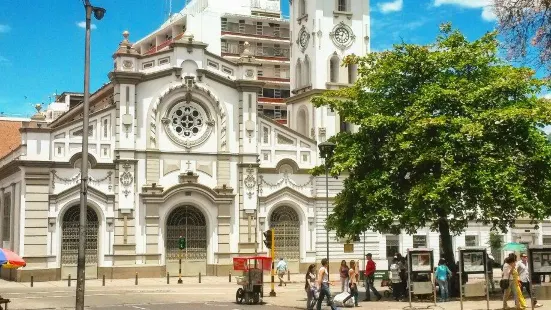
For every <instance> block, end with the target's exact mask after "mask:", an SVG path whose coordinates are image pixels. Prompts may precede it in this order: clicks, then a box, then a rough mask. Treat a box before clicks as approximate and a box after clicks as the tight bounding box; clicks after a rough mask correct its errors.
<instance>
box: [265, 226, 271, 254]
mask: <svg viewBox="0 0 551 310" xmlns="http://www.w3.org/2000/svg"><path fill="white" fill-rule="evenodd" d="M264 245H266V247H267V248H268V249H272V230H271V229H269V230H266V231H265V232H264Z"/></svg>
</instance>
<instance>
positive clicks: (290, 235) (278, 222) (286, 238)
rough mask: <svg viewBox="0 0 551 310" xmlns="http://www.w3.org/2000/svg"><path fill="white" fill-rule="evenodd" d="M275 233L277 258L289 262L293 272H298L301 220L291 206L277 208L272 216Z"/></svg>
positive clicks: (271, 221) (271, 226) (272, 226)
mask: <svg viewBox="0 0 551 310" xmlns="http://www.w3.org/2000/svg"><path fill="white" fill-rule="evenodd" d="M270 228H273V229H274V233H275V257H276V259H277V260H279V259H280V258H283V259H285V260H286V261H287V263H288V266H289V270H290V271H291V272H295V273H296V272H298V267H299V260H300V219H299V216H298V214H297V212H296V211H295V210H294V209H293V208H292V207H290V206H281V207H277V209H275V210H274V211H273V212H272V215H271V216H270Z"/></svg>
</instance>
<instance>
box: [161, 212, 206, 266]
mask: <svg viewBox="0 0 551 310" xmlns="http://www.w3.org/2000/svg"><path fill="white" fill-rule="evenodd" d="M207 229H208V227H207V220H206V218H205V216H204V215H203V213H202V212H201V211H200V210H199V209H198V208H196V207H194V206H181V207H177V208H176V209H174V210H172V212H170V214H169V215H168V217H167V220H166V269H167V272H169V273H170V274H172V275H178V269H179V259H180V255H181V258H182V269H183V270H182V274H183V275H188V276H191V275H197V274H198V273H199V272H201V274H204V275H205V274H206V271H207V244H208V242H207ZM180 237H183V238H185V239H186V249H185V250H182V251H180V249H179V248H178V239H180Z"/></svg>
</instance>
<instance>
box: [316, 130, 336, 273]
mask: <svg viewBox="0 0 551 310" xmlns="http://www.w3.org/2000/svg"><path fill="white" fill-rule="evenodd" d="M318 147H319V150H320V157H321V158H323V159H324V160H325V199H326V208H325V232H326V234H327V239H326V245H327V267H329V228H328V227H327V219H328V218H329V161H330V160H331V157H332V156H333V152H334V151H335V143H331V142H328V141H325V142H322V143H320V144H319V145H318ZM327 277H328V278H327V279H329V272H328V273H327Z"/></svg>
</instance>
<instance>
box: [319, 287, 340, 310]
mask: <svg viewBox="0 0 551 310" xmlns="http://www.w3.org/2000/svg"><path fill="white" fill-rule="evenodd" d="M324 297H327V303H328V304H329V306H330V307H331V310H336V309H337V308H335V306H334V305H333V302H332V301H331V290H330V289H329V283H322V284H321V287H320V296H319V298H318V304H317V306H316V309H317V310H321V304H322V303H323V298H324Z"/></svg>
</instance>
